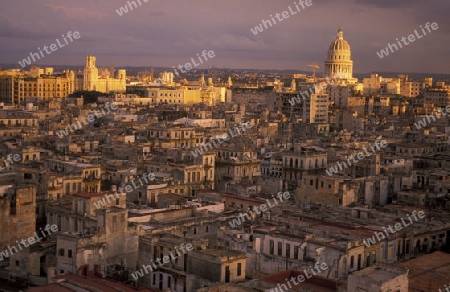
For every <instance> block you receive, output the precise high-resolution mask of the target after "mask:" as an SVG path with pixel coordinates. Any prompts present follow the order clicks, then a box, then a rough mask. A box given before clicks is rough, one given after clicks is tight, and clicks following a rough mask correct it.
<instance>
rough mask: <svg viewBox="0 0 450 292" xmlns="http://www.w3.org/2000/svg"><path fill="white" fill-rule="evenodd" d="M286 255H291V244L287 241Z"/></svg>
mask: <svg viewBox="0 0 450 292" xmlns="http://www.w3.org/2000/svg"><path fill="white" fill-rule="evenodd" d="M286 257H287V258H290V257H291V245H290V244H289V243H286Z"/></svg>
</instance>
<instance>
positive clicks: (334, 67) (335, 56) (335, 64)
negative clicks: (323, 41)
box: [324, 29, 353, 79]
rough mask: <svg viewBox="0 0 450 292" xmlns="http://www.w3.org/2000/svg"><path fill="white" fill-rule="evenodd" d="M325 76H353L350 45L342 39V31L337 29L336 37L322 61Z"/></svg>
mask: <svg viewBox="0 0 450 292" xmlns="http://www.w3.org/2000/svg"><path fill="white" fill-rule="evenodd" d="M324 65H325V66H324V68H325V77H330V78H331V77H337V78H340V79H352V78H353V61H352V60H351V50H350V45H349V44H348V42H347V41H346V40H344V32H343V31H342V29H339V30H338V33H337V37H336V39H335V40H334V41H333V42H332V43H331V45H330V47H329V48H328V55H327V60H326V61H325V62H324Z"/></svg>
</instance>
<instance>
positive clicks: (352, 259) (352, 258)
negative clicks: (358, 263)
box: [350, 256, 355, 269]
mask: <svg viewBox="0 0 450 292" xmlns="http://www.w3.org/2000/svg"><path fill="white" fill-rule="evenodd" d="M354 262H355V257H354V256H351V257H350V269H353V267H354Z"/></svg>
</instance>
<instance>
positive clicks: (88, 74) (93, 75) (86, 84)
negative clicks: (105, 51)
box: [83, 56, 98, 90]
mask: <svg viewBox="0 0 450 292" xmlns="http://www.w3.org/2000/svg"><path fill="white" fill-rule="evenodd" d="M95 61H96V58H95V57H94V56H86V66H85V67H84V71H83V90H97V80H98V68H97V67H96V66H95Z"/></svg>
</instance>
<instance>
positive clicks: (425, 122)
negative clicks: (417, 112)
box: [414, 105, 450, 130]
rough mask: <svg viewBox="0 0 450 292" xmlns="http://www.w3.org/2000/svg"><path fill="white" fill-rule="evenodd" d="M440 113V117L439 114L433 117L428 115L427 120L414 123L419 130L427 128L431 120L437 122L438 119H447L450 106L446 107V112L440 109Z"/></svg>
mask: <svg viewBox="0 0 450 292" xmlns="http://www.w3.org/2000/svg"><path fill="white" fill-rule="evenodd" d="M438 112H440V113H441V114H440V115H438V113H435V114H433V115H426V116H425V118H423V119H422V120H418V121H417V122H416V123H414V126H416V129H417V130H419V129H420V128H422V127H426V126H427V124H428V123H431V119H433V122H436V119H440V118H441V117H444V118H445V117H446V116H447V114H449V113H450V105H448V106H446V107H445V111H444V110H442V108H440V107H438Z"/></svg>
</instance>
